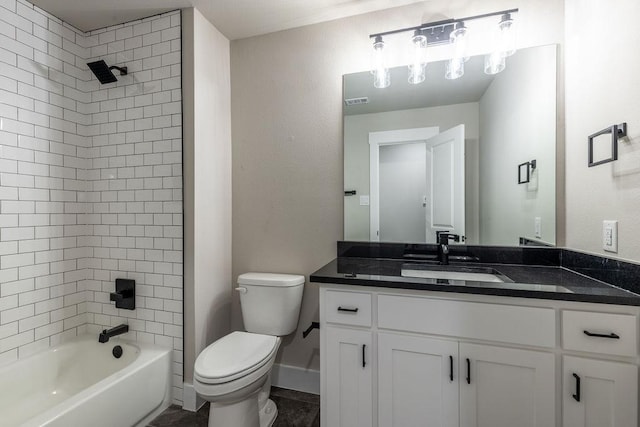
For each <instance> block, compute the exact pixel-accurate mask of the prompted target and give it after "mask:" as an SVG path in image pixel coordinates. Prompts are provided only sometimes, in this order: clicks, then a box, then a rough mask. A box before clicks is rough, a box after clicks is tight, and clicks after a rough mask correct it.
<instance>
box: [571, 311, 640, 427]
mask: <svg viewBox="0 0 640 427" xmlns="http://www.w3.org/2000/svg"><path fill="white" fill-rule="evenodd" d="M562 335H563V337H562V338H563V339H562V346H563V348H564V349H567V350H574V351H582V352H585V353H590V354H586V355H584V356H581V357H576V356H570V355H565V356H563V357H562V378H563V400H562V414H563V415H562V419H563V422H562V425H563V426H564V427H589V426H598V427H624V426H634V427H635V426H637V425H638V366H637V363H628V362H626V363H625V362H620V361H610V360H601V358H602V357H608V358H612V357H617V358H619V357H620V356H622V357H629V358H636V357H637V353H638V350H637V347H638V330H637V316H634V315H627V314H610V313H589V312H584V311H573V310H564V311H563V312H562ZM595 357H598V359H595ZM632 362H633V359H632Z"/></svg>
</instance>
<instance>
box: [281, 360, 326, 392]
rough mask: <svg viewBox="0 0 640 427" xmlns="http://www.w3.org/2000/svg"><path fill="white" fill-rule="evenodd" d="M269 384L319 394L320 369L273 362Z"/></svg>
mask: <svg viewBox="0 0 640 427" xmlns="http://www.w3.org/2000/svg"><path fill="white" fill-rule="evenodd" d="M271 385H274V386H276V387H280V388H287V389H290V390H297V391H304V392H305V393H312V394H320V371H314V370H312V369H304V368H298V367H296V366H288V365H280V364H275V365H273V370H272V371H271Z"/></svg>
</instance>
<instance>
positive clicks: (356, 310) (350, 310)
mask: <svg viewBox="0 0 640 427" xmlns="http://www.w3.org/2000/svg"><path fill="white" fill-rule="evenodd" d="M338 311H346V312H349V313H357V312H358V307H356V308H344V307H338Z"/></svg>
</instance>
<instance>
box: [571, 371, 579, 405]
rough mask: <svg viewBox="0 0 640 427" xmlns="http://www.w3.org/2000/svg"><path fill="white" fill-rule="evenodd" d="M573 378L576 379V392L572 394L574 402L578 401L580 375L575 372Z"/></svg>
mask: <svg viewBox="0 0 640 427" xmlns="http://www.w3.org/2000/svg"><path fill="white" fill-rule="evenodd" d="M573 378H575V379H576V394H574V395H572V396H573V398H574V399H575V400H576V402H580V377H579V376H578V374H576V373H575V372H574V373H573Z"/></svg>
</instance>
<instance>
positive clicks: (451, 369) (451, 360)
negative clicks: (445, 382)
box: [449, 356, 453, 382]
mask: <svg viewBox="0 0 640 427" xmlns="http://www.w3.org/2000/svg"><path fill="white" fill-rule="evenodd" d="M449 381H451V382H453V356H449Z"/></svg>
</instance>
